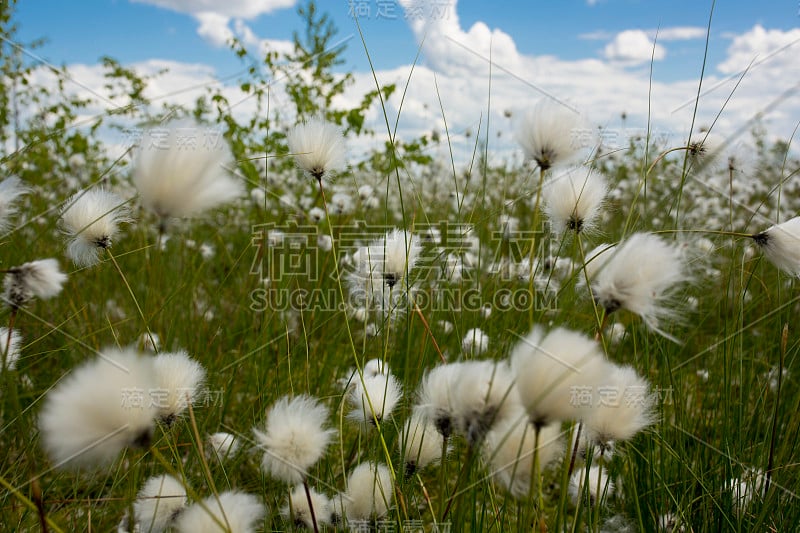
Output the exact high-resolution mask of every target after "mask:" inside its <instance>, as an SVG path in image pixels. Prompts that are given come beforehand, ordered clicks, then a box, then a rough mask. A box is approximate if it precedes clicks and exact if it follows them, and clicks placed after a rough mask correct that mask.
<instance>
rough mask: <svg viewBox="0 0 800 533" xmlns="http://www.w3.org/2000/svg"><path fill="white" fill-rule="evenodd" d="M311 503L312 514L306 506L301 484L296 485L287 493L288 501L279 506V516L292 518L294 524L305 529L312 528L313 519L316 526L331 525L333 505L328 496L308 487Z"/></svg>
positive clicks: (287, 518) (306, 500)
mask: <svg viewBox="0 0 800 533" xmlns="http://www.w3.org/2000/svg"><path fill="white" fill-rule="evenodd" d="M308 493H309V495H310V496H311V505H312V507H313V509H314V516H313V518H312V516H311V508H309V506H308V496H307V495H306V491H305V488H304V487H303V485H298V486H296V487H295V488H294V489H293V490H292V492H291V493H290V494H289V501H288V502H287V503H286V505H284V506H283V507H281V516H283V518H284V519H285V520H290V519H292V520H293V522H294V524H295V525H297V526H300V527H302V528H306V529H314V520H316V523H317V527H320V526H323V527H328V526H332V525H333V522H334V519H333V517H334V513H333V505H332V503H331V500H330V498H328V497H327V496H326V495H324V494H322V493H320V492H317V491H316V490H314V489H312V488H309V489H308Z"/></svg>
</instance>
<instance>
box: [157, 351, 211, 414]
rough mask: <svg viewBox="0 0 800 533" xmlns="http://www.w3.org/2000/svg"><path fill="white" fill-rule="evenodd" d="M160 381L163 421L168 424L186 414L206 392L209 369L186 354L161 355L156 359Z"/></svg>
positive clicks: (160, 408) (160, 410) (158, 399)
mask: <svg viewBox="0 0 800 533" xmlns="http://www.w3.org/2000/svg"><path fill="white" fill-rule="evenodd" d="M153 364H154V366H155V370H156V379H157V380H158V395H157V396H155V399H156V401H155V402H154V403H155V404H156V407H157V408H158V416H159V418H160V419H161V420H162V421H164V422H165V423H167V424H170V423H172V422H173V421H174V420H175V418H177V417H178V416H180V415H181V414H183V412H184V411H185V410H186V409H187V408H188V407H189V405H190V404H194V403H195V402H197V400H198V399H199V398H200V396H201V395H202V392H203V386H204V384H205V380H206V370H205V368H203V365H201V364H200V363H198V362H197V361H195V360H194V359H192V358H191V357H189V355H188V354H187V353H186V352H183V351H179V352H174V353H160V354H158V355H157V356H155V358H154V359H153Z"/></svg>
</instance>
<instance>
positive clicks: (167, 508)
mask: <svg viewBox="0 0 800 533" xmlns="http://www.w3.org/2000/svg"><path fill="white" fill-rule="evenodd" d="M187 505H188V499H187V498H186V488H185V487H184V486H183V484H182V483H181V482H180V481H179V480H178V479H176V478H174V477H173V476H170V475H162V476H155V477H151V478H150V479H148V480H147V481H145V483H144V485H142V488H141V489H139V493H138V494H137V495H136V501H135V502H133V516H134V520H135V524H136V526H138V528H139V531H142V532H151V533H162V532H164V531H167V529H168V528H169V527H170V525H171V524H172V522H173V521H174V520H175V518H176V517H177V516H178V514H179V513H180V512H181V511H182V510H183V509H184V508H185V507H186V506H187Z"/></svg>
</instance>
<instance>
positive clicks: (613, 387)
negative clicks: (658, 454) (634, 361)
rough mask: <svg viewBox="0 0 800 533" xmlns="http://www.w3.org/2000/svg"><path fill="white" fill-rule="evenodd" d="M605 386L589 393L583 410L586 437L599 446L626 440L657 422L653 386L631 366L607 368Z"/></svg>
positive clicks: (604, 377) (611, 366) (603, 383)
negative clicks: (587, 402) (588, 400)
mask: <svg viewBox="0 0 800 533" xmlns="http://www.w3.org/2000/svg"><path fill="white" fill-rule="evenodd" d="M601 381H602V385H600V386H598V387H597V388H596V389H594V390H592V391H590V394H591V407H588V406H587V408H586V409H584V416H583V422H584V424H585V426H586V434H587V436H588V437H589V438H590V439H591V440H593V441H594V442H595V443H596V444H599V445H603V444H604V443H606V442H608V441H626V440H629V439H631V438H633V436H634V435H636V434H637V433H639V432H640V431H642V430H643V429H645V428H647V427H648V426H650V425H651V424H652V423H653V422H655V413H654V412H653V409H654V407H655V396H654V395H653V394H652V393H651V392H650V384H649V383H648V382H647V380H646V379H644V378H643V377H641V376H640V375H639V374H638V373H637V372H636V369H634V368H633V367H631V366H616V365H608V372H607V374H606V375H605V376H603V377H602V378H601Z"/></svg>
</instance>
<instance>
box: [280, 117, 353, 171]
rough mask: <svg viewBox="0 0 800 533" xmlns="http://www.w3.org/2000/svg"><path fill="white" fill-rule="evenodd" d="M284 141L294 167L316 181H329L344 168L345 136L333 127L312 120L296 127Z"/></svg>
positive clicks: (326, 123)
mask: <svg viewBox="0 0 800 533" xmlns="http://www.w3.org/2000/svg"><path fill="white" fill-rule="evenodd" d="M286 141H287V142H288V143H289V151H290V152H291V153H292V154H293V155H294V158H295V161H297V166H298V167H300V168H301V169H302V170H303V171H304V172H306V173H308V174H309V175H310V176H313V177H314V178H315V179H317V180H322V179H323V178H328V179H330V178H331V177H332V176H333V175H334V174H336V173H339V172H341V171H343V170H345V169H346V168H347V159H346V153H345V152H346V151H345V144H344V137H343V136H342V131H341V130H340V129H339V127H338V126H336V125H335V124H331V123H330V122H326V121H325V120H323V119H321V118H312V119H310V120H308V121H306V122H303V123H300V124H298V125H296V126H295V127H294V128H293V129H292V130H291V131H290V132H289V135H287V137H286Z"/></svg>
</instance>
